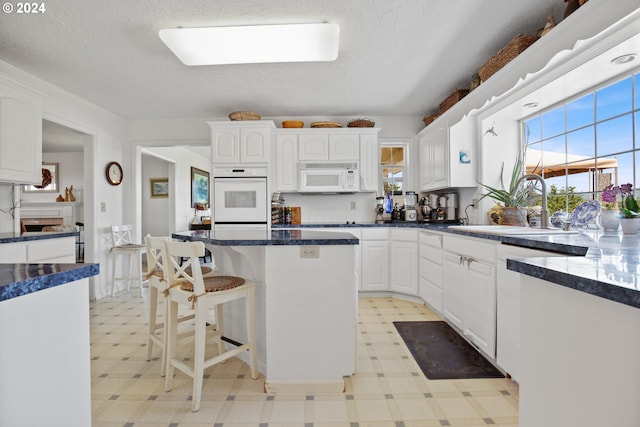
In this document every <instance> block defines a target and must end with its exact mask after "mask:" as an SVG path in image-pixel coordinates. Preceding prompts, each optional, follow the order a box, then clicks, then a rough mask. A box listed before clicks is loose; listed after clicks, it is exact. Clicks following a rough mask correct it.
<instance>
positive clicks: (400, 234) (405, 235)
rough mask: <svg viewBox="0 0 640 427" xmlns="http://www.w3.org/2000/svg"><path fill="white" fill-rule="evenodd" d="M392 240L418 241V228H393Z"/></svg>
mask: <svg viewBox="0 0 640 427" xmlns="http://www.w3.org/2000/svg"><path fill="white" fill-rule="evenodd" d="M391 239H392V240H394V241H395V240H402V241H403V242H417V241H418V231H417V230H403V229H400V228H392V229H391Z"/></svg>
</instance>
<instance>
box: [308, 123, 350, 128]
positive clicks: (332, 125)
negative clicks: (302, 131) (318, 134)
mask: <svg viewBox="0 0 640 427" xmlns="http://www.w3.org/2000/svg"><path fill="white" fill-rule="evenodd" d="M311 127H312V128H341V127H342V124H341V123H337V122H313V123H311Z"/></svg>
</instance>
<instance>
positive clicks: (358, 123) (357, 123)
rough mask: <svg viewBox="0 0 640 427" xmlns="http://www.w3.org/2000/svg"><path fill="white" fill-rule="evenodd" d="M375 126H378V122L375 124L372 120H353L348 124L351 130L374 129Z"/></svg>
mask: <svg viewBox="0 0 640 427" xmlns="http://www.w3.org/2000/svg"><path fill="white" fill-rule="evenodd" d="M375 125H376V122H374V121H373V120H371V119H355V120H351V121H350V122H349V123H348V124H347V127H350V128H372V127H374V126H375Z"/></svg>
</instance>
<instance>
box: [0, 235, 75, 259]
mask: <svg viewBox="0 0 640 427" xmlns="http://www.w3.org/2000/svg"><path fill="white" fill-rule="evenodd" d="M0 262H2V263H3V264H22V263H46V264H55V263H63V264H74V263H75V262H76V238H75V237H73V236H68V237H58V238H51V239H39V240H28V241H23V242H15V243H2V244H0Z"/></svg>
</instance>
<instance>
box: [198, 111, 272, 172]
mask: <svg viewBox="0 0 640 427" xmlns="http://www.w3.org/2000/svg"><path fill="white" fill-rule="evenodd" d="M208 123H209V126H211V161H212V162H213V163H214V164H215V163H269V161H270V160H271V139H272V135H273V129H274V125H273V122H271V121H264V122H262V121H259V120H258V121H247V122H242V123H235V122H208Z"/></svg>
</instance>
